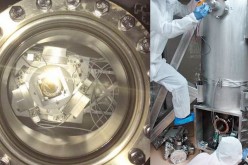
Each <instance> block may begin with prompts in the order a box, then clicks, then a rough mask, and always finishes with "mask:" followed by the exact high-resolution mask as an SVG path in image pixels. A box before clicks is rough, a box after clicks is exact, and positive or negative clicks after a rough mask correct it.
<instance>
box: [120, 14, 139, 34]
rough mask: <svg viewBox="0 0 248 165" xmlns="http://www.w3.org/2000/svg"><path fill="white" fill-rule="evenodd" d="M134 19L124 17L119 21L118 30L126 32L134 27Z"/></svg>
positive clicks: (129, 16) (127, 16)
mask: <svg viewBox="0 0 248 165" xmlns="http://www.w3.org/2000/svg"><path fill="white" fill-rule="evenodd" d="M135 23H136V21H135V18H134V17H133V16H131V15H125V16H124V17H122V18H121V19H120V20H119V23H118V28H119V29H120V30H122V31H128V30H130V29H132V28H133V27H134V26H135Z"/></svg>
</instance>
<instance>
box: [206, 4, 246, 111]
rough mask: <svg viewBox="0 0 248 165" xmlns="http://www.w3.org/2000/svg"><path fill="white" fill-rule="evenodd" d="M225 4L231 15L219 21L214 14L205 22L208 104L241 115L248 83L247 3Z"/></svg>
mask: <svg viewBox="0 0 248 165" xmlns="http://www.w3.org/2000/svg"><path fill="white" fill-rule="evenodd" d="M221 2H222V0H221ZM224 3H225V4H226V5H227V6H229V12H228V14H227V15H225V16H224V17H222V18H220V19H216V16H215V14H214V13H215V11H213V12H212V13H211V14H209V15H208V16H207V17H206V18H205V19H204V21H203V26H202V30H203V37H204V41H203V42H204V46H203V53H202V73H203V79H204V100H205V104H206V105H207V106H209V107H213V108H215V109H221V110H223V111H231V110H237V111H239V110H240V87H241V86H242V85H246V84H247V81H248V74H247V70H248V56H247V52H248V46H247V43H246V41H245V38H244V36H245V34H246V31H245V22H247V19H246V12H247V1H238V2H237V1H235V0H227V1H224Z"/></svg>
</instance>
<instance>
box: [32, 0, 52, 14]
mask: <svg viewBox="0 0 248 165" xmlns="http://www.w3.org/2000/svg"><path fill="white" fill-rule="evenodd" d="M36 6H37V8H38V9H40V10H44V11H47V10H49V9H51V7H52V1H51V0H36Z"/></svg>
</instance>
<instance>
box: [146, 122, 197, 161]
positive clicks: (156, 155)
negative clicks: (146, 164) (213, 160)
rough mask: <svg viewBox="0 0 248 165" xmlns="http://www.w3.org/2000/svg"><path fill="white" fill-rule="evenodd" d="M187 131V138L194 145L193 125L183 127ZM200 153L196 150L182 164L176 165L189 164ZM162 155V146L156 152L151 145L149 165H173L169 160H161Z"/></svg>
mask: <svg viewBox="0 0 248 165" xmlns="http://www.w3.org/2000/svg"><path fill="white" fill-rule="evenodd" d="M185 127H186V128H187V130H188V131H189V134H188V137H189V139H190V140H191V142H192V143H193V144H194V141H193V140H194V125H193V123H191V124H188V125H185ZM199 153H200V151H199V150H196V151H195V154H194V155H189V156H188V158H187V160H186V161H185V162H183V163H180V164H177V165H187V163H189V162H190V160H192V159H193V158H194V157H195V156H196V155H197V154H199ZM163 155H164V145H163V146H161V147H160V148H159V149H158V150H156V149H155V148H154V146H153V145H152V144H151V155H150V156H151V157H150V158H151V159H150V164H151V165H173V163H171V162H170V161H169V160H165V159H164V158H163Z"/></svg>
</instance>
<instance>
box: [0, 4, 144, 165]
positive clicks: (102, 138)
mask: <svg viewBox="0 0 248 165" xmlns="http://www.w3.org/2000/svg"><path fill="white" fill-rule="evenodd" d="M97 2H98V1H95V0H85V1H83V2H81V3H80V5H79V6H78V7H77V8H76V10H72V11H70V10H69V11H68V6H67V5H66V3H65V2H64V1H60V0H54V1H52V3H53V5H52V6H51V8H50V9H49V10H51V11H53V12H51V13H50V12H49V13H48V12H43V10H44V9H43V10H42V9H41V8H37V3H36V2H33V1H32V0H24V1H21V2H19V3H18V4H16V5H15V6H20V7H21V8H22V9H23V10H18V12H17V13H19V14H16V15H12V16H11V19H10V17H9V18H7V17H6V16H9V15H10V12H9V11H10V9H11V8H10V9H8V10H6V11H4V12H3V13H2V14H0V19H1V20H2V19H4V20H6V21H4V23H3V22H0V27H2V28H3V32H4V37H3V38H2V39H1V40H0V57H1V59H2V60H1V61H0V63H1V64H7V65H8V66H7V67H5V68H4V69H3V70H1V72H0V74H1V75H2V76H3V79H2V80H1V82H2V83H1V92H2V93H5V95H2V96H6V95H8V91H7V89H8V84H6V83H3V82H9V81H10V80H9V75H10V73H11V71H12V70H11V66H14V64H15V62H16V60H17V59H18V58H20V57H21V54H23V52H24V51H26V50H27V49H28V48H30V47H32V46H33V45H34V44H36V43H37V44H38V43H40V44H43V43H46V42H47V43H49V42H51V43H52V42H55V41H56V42H57V41H59V40H60V41H61V43H63V41H66V42H67V43H68V42H69V41H70V42H71V44H69V45H71V46H72V45H74V43H77V42H80V43H81V44H82V45H84V46H87V47H88V48H90V49H92V50H94V51H97V52H98V53H99V54H101V55H102V56H103V57H105V58H106V59H107V60H108V61H109V62H110V64H111V66H112V67H113V68H114V70H115V72H116V73H119V74H116V75H117V80H118V83H119V85H120V86H122V85H123V87H124V88H123V89H121V90H120V91H121V92H120V95H121V96H125V97H123V98H122V99H120V100H121V101H120V100H118V101H120V102H118V103H120V104H119V105H118V107H123V108H120V109H119V110H117V111H116V113H113V116H112V117H111V118H110V119H109V121H108V122H107V123H106V124H105V125H104V126H103V127H102V128H101V132H99V131H95V132H93V133H90V134H87V135H83V136H75V137H73V136H72V137H66V138H62V137H54V138H50V137H49V136H47V135H51V132H50V130H47V131H48V132H46V133H44V132H43V131H45V130H43V131H41V132H39V131H33V130H32V127H30V128H29V127H27V126H25V125H23V124H22V122H20V121H19V120H18V119H17V117H16V116H15V114H14V113H13V112H11V105H10V103H9V99H8V98H7V97H1V111H2V112H3V113H1V116H0V117H1V127H2V129H1V130H4V131H3V132H1V139H3V140H2V142H3V144H4V147H5V148H6V150H9V151H11V153H9V154H10V157H11V158H13V159H12V160H17V162H18V161H22V162H23V163H25V164H37V163H38V164H40V163H41V164H42V162H46V163H47V164H48V165H50V164H78V165H79V164H82V165H83V164H105V163H107V162H108V163H112V162H119V161H120V160H117V158H122V156H119V155H121V154H122V155H126V156H125V157H127V154H126V153H127V152H128V151H130V149H132V148H134V146H135V144H136V142H137V140H138V139H140V138H142V137H144V133H143V127H144V125H145V123H146V118H147V117H148V108H149V105H148V103H149V101H148V100H149V79H148V77H147V75H146V73H147V72H148V70H149V54H148V53H146V52H148V51H147V50H148V48H147V44H146V43H147V42H143V41H142V40H141V39H142V38H145V37H146V36H148V35H149V34H148V32H147V30H146V29H145V28H144V27H143V26H142V25H141V24H140V23H139V22H138V21H137V20H136V19H135V18H134V17H132V16H131V15H130V14H129V13H127V12H126V11H125V10H123V9H121V8H120V7H119V6H117V5H116V4H114V3H112V2H109V1H106V2H108V3H109V8H108V10H106V9H104V10H99V9H96V3H97ZM107 6H108V5H107ZM98 8H100V7H98ZM19 9H20V8H19ZM96 10H97V11H100V12H102V15H101V17H96V15H95V14H94V12H95V11H96ZM106 11H107V13H108V14H104V12H105V13H106ZM17 21H18V22H17ZM9 25H12V26H10V27H11V28H10V27H9ZM74 34H75V35H74ZM70 35H71V37H69V36H70ZM66 42H65V43H66ZM143 43H144V44H143ZM20 45H22V46H20ZM137 45H138V46H137ZM55 46H56V45H55ZM137 47H139V49H138V48H137ZM106 48H107V49H106ZM106 50H107V51H106ZM144 50H145V51H144ZM104 51H105V52H104ZM144 53H145V54H146V55H145V56H144V55H143V54H144ZM111 61H112V62H111ZM132 89H135V90H132ZM3 102H4V104H3ZM5 103H6V104H5ZM125 103H128V104H125ZM122 104H125V106H124V105H122ZM127 105H128V106H127ZM7 116H9V118H8V119H7V118H6V117H7ZM124 118H125V119H124ZM10 121H11V122H10ZM113 123H114V124H113ZM9 130H11V131H9ZM52 132H53V131H52ZM34 135H35V136H34ZM20 139H21V140H20ZM9 140H10V141H9ZM30 141H32V142H33V143H32V144H30ZM92 141H93V143H91V142H92ZM54 144H55V145H54ZM145 146H149V145H144V147H145ZM61 147H63V149H62V148H61ZM48 148H49V150H47V149H48ZM75 150H77V152H76V153H75V152H73V151H75ZM148 150H149V149H148ZM21 151H24V152H21ZM58 151H59V152H58ZM142 152H143V154H145V155H146V154H148V152H149V151H146V150H145V149H143V148H142ZM131 155H132V154H131ZM134 155H135V154H134ZM115 157H116V158H115ZM147 157H149V156H147ZM111 159H112V160H111ZM110 160H111V161H110ZM126 160H127V161H126V162H124V161H123V160H122V162H123V163H126V164H130V162H129V161H128V159H126ZM143 160H144V159H143V157H142V161H143Z"/></svg>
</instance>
